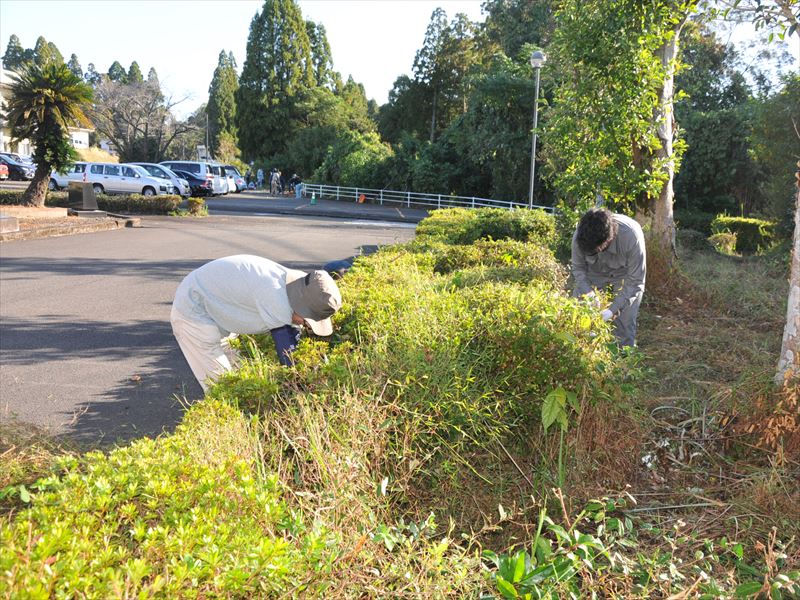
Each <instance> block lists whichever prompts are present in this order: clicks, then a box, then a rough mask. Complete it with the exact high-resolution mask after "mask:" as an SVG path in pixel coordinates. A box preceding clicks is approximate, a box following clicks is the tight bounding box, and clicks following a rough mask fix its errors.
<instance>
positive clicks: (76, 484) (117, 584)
mask: <svg viewBox="0 0 800 600" xmlns="http://www.w3.org/2000/svg"><path fill="white" fill-rule="evenodd" d="M256 441H257V440H256V439H255V438H254V436H253V432H252V431H251V425H250V423H249V421H248V419H247V418H245V417H244V416H243V415H242V414H241V413H240V412H239V411H237V410H235V409H234V408H232V407H230V406H227V405H225V404H222V403H219V402H214V401H208V400H207V401H204V402H201V403H199V404H197V405H195V406H194V407H193V408H192V409H191V410H190V411H189V412H188V413H187V414H186V416H185V418H184V421H183V423H182V424H181V426H180V427H179V428H178V430H177V431H176V433H175V434H174V435H170V436H165V437H162V438H159V439H156V440H152V439H142V440H139V441H137V442H134V443H133V444H131V445H130V446H128V447H125V448H119V449H116V450H114V451H112V452H111V453H110V454H108V455H104V454H102V453H100V452H90V453H88V454H86V455H85V456H83V457H82V458H80V459H75V458H69V459H64V460H62V461H61V462H60V464H59V471H58V473H57V474H54V475H53V476H51V477H48V478H46V479H42V480H40V481H39V482H38V483H37V484H36V486H34V493H33V495H32V500H31V505H30V508H29V509H26V510H24V511H22V512H20V513H19V514H17V515H16V517H15V518H14V520H13V521H11V522H10V523H8V524H5V523H4V524H3V526H2V527H0V591H2V590H4V591H3V592H2V593H0V595H2V596H3V597H8V596H9V595H10V596H11V597H26V598H49V597H75V596H79V597H90V598H112V597H122V596H126V597H153V596H157V597H163V598H177V597H209V596H215V597H230V596H238V597H276V596H281V595H284V594H289V593H290V592H291V591H293V590H297V589H298V588H299V589H303V588H304V587H305V583H304V582H306V581H308V580H310V579H313V577H314V576H315V574H317V573H319V572H320V571H323V570H326V569H327V564H328V562H329V561H330V554H331V552H332V551H333V548H334V546H333V540H332V537H331V536H330V534H328V533H327V532H326V531H325V530H324V529H321V528H317V527H312V526H307V525H305V524H304V523H303V521H302V520H301V519H300V518H299V517H298V516H297V515H296V514H293V513H292V512H291V511H290V510H289V509H288V507H287V506H286V504H285V502H284V500H283V499H282V496H283V491H284V490H283V489H282V487H281V485H280V483H279V482H278V480H277V478H276V477H275V476H265V477H261V476H259V474H258V473H259V471H258V468H257V456H258V453H257V443H256ZM31 532H35V536H34V537H31ZM22 556H24V557H25V565H24V566H22V564H21V563H20V557H22ZM123 590H124V593H123Z"/></svg>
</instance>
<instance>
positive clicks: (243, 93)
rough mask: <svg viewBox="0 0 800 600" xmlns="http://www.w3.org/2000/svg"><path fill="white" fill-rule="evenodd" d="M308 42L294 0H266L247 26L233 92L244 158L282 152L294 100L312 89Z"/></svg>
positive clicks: (291, 123) (291, 126) (290, 126)
mask: <svg viewBox="0 0 800 600" xmlns="http://www.w3.org/2000/svg"><path fill="white" fill-rule="evenodd" d="M313 85H314V70H313V61H312V56H311V43H310V40H309V38H308V33H307V30H306V24H305V22H304V21H303V16H302V13H301V11H300V7H299V6H298V4H297V3H296V2H295V0H266V2H264V6H263V7H262V9H261V12H259V13H256V15H255V16H254V17H253V20H252V21H251V23H250V33H249V35H248V37H247V54H246V57H245V61H244V67H243V69H242V75H241V78H240V79H239V89H238V90H237V92H236V106H237V111H236V126H237V129H238V131H239V136H240V137H239V140H240V144H241V148H242V151H243V153H244V155H245V157H246V158H248V159H251V158H259V157H269V156H273V155H275V154H277V153H279V152H281V151H282V150H283V149H284V147H285V146H286V143H287V142H288V141H289V140H290V139H291V138H292V137H293V135H294V133H295V130H296V129H297V126H296V122H295V120H294V118H293V117H294V105H295V99H296V96H297V95H298V93H300V91H301V90H303V89H306V88H309V87H313Z"/></svg>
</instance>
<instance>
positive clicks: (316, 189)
mask: <svg viewBox="0 0 800 600" xmlns="http://www.w3.org/2000/svg"><path fill="white" fill-rule="evenodd" d="M303 193H304V195H305V196H311V195H312V194H314V195H316V197H317V198H320V199H323V198H324V199H327V200H342V201H344V202H369V203H371V204H392V205H398V204H399V205H404V206H409V207H410V206H412V205H413V206H429V207H430V206H432V207H435V208H454V207H461V208H528V203H527V202H513V201H509V200H493V199H491V198H478V197H476V196H451V195H448V194H422V193H419V192H401V191H396V190H373V189H369V188H358V187H356V188H351V187H341V186H338V185H321V184H316V183H303ZM533 208H540V209H542V210H546V211H548V212H553V207H552V206H539V205H536V204H534V205H533Z"/></svg>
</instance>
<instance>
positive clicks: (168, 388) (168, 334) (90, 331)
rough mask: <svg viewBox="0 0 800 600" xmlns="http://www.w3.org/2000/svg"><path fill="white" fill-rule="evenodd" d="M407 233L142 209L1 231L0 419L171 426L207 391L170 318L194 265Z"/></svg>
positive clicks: (91, 429) (372, 226)
mask: <svg viewBox="0 0 800 600" xmlns="http://www.w3.org/2000/svg"><path fill="white" fill-rule="evenodd" d="M413 235H414V228H413V225H409V224H399V223H394V224H392V223H386V222H383V223H381V222H359V221H354V220H347V219H325V218H314V217H283V216H265V217H254V216H235V217H232V216H212V217H208V218H205V219H177V218H156V217H146V218H144V219H143V227H141V228H136V229H121V230H115V231H106V232H98V233H90V234H81V235H74V236H68V237H58V238H48V239H41V240H28V241H16V242H6V243H3V244H2V245H0V422H2V421H10V420H16V421H17V422H24V423H33V424H36V425H38V426H42V427H45V428H46V429H47V430H48V431H49V432H51V433H53V434H54V435H56V436H67V437H69V438H71V439H74V440H77V441H80V442H85V443H86V444H88V445H90V446H93V445H101V444H106V443H114V442H118V441H127V440H130V439H133V438H136V437H141V436H153V435H157V434H158V433H160V432H161V431H163V430H170V429H171V428H172V427H174V426H175V424H176V423H177V422H178V421H179V420H180V417H181V413H182V411H183V408H182V406H183V405H185V403H186V402H192V401H196V400H197V399H198V398H201V397H202V391H201V389H200V386H199V385H198V384H197V382H196V381H195V380H194V377H193V376H192V373H191V371H190V370H189V367H188V365H187V364H186V362H185V360H184V359H183V355H182V354H181V352H180V349H179V348H178V345H177V343H176V342H175V340H174V338H173V336H172V330H171V327H170V324H169V312H170V306H171V302H172V297H173V294H174V291H175V288H176V287H177V285H178V283H180V281H181V279H182V278H183V277H184V276H185V275H186V274H187V273H188V272H189V271H191V270H192V269H194V268H196V267H198V266H200V265H202V264H203V263H205V262H207V261H209V260H212V259H214V258H218V257H220V256H227V255H231V254H240V253H249V254H257V255H261V256H266V257H269V258H272V259H273V260H276V261H278V262H280V263H283V264H285V265H287V266H290V267H293V268H297V269H313V268H319V267H320V266H321V265H323V264H325V263H326V262H328V261H329V260H334V259H340V258H346V257H349V256H353V255H357V254H359V253H361V252H370V251H372V250H374V249H375V248H376V247H377V246H379V245H383V244H390V243H396V242H402V241H406V240H408V239H411V238H412V237H413ZM345 300H346V299H345Z"/></svg>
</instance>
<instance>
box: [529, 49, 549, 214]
mask: <svg viewBox="0 0 800 600" xmlns="http://www.w3.org/2000/svg"><path fill="white" fill-rule="evenodd" d="M546 61H547V57H546V56H545V55H544V53H543V52H540V51H539V50H537V51H536V52H534V53H533V54H531V66H532V67H533V68H534V69H535V70H536V97H535V99H534V101H533V140H532V141H531V186H530V192H529V193H528V208H533V176H534V175H535V174H536V123H537V118H538V110H537V109H538V108H539V70H540V69H541V68H542V65H544V63H545V62H546Z"/></svg>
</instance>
